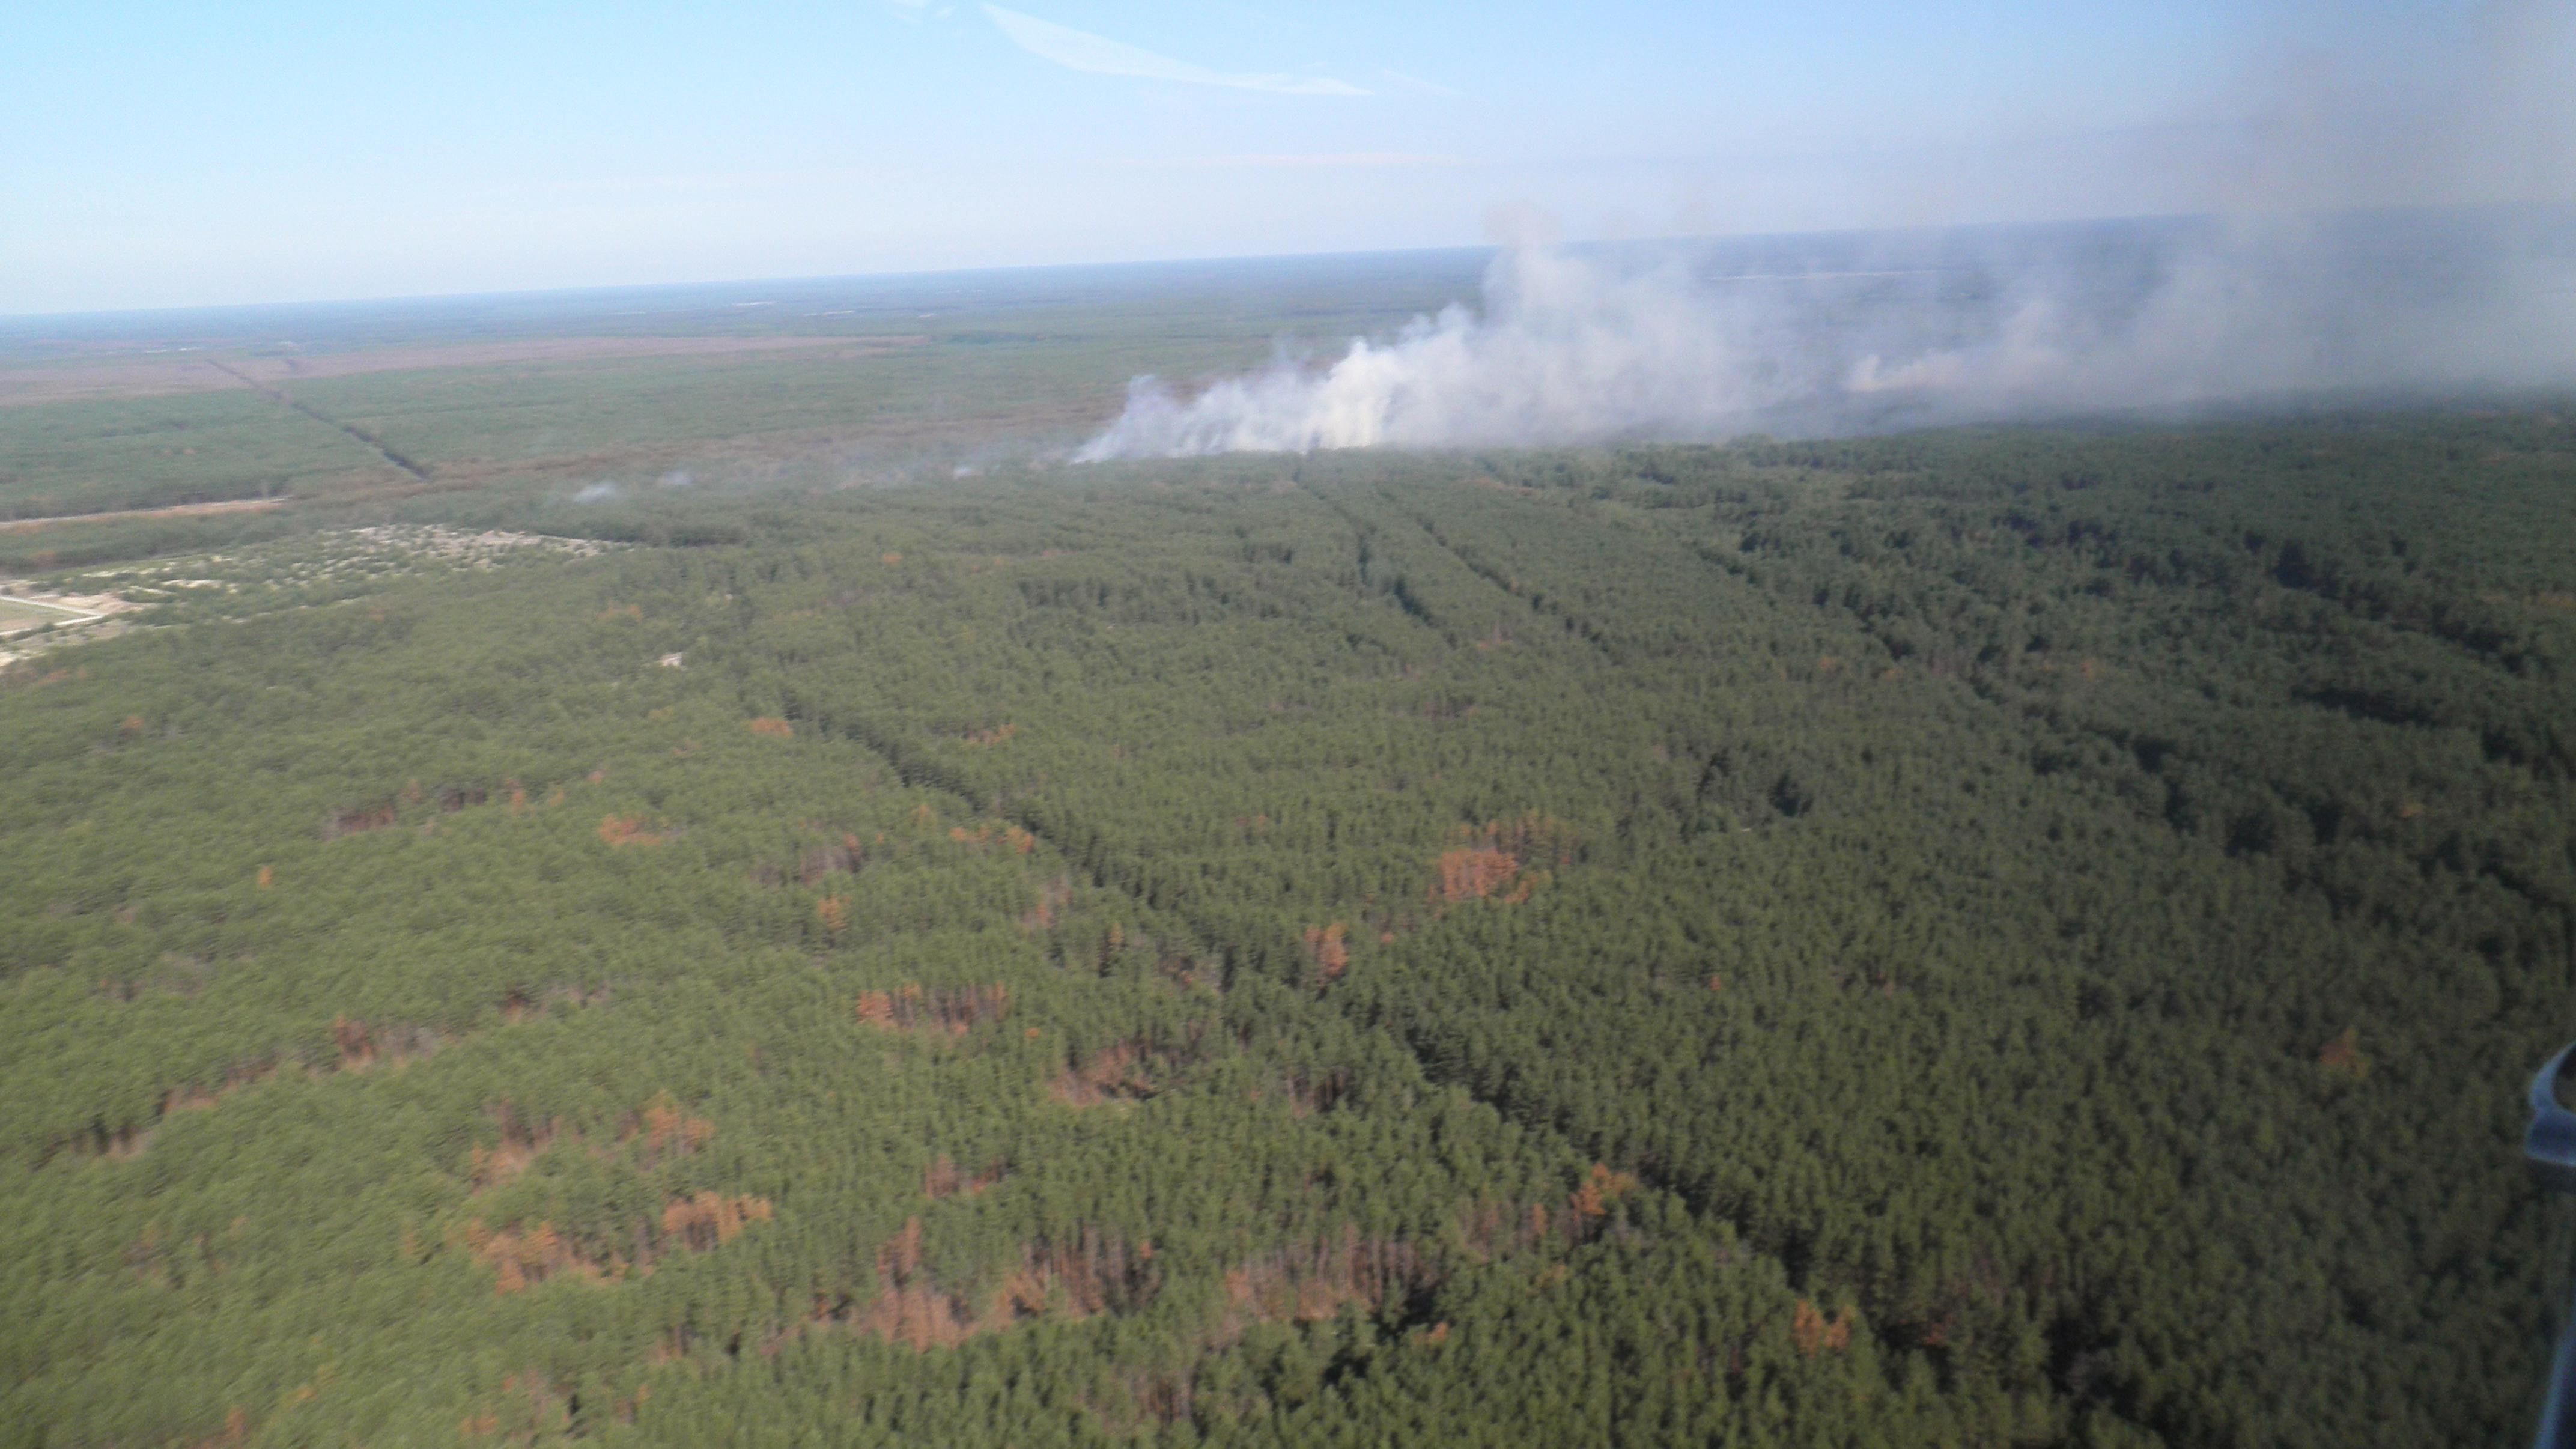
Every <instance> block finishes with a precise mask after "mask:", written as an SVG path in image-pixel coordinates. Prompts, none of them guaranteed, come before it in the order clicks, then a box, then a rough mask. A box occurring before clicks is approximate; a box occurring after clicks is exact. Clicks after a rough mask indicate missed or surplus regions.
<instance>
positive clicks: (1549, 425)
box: [1075, 248, 1792, 462]
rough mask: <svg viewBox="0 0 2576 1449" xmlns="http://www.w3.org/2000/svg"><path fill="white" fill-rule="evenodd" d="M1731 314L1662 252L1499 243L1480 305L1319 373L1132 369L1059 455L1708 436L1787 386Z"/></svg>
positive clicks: (1093, 457) (1418, 326)
mask: <svg viewBox="0 0 2576 1449" xmlns="http://www.w3.org/2000/svg"><path fill="white" fill-rule="evenodd" d="M1735 311H1736V309H1735V308H1734V307H1732V306H1730V305H1729V301H1728V299H1726V298H1724V297H1722V296H1720V295H1718V294H1715V293H1712V292H1709V291H1707V290H1706V289H1701V288H1696V287H1694V286H1692V285H1691V283H1690V281H1689V279H1688V277H1687V276H1686V274H1684V272H1683V271H1682V270H1681V268H1680V267H1679V265H1678V264H1676V263H1672V262H1669V261H1668V262H1667V263H1665V264H1664V265H1662V266H1658V267H1652V268H1648V269H1644V270H1638V271H1629V272H1622V271H1620V270H1617V269H1615V268H1613V267H1611V266H1609V265H1607V264H1605V263H1597V262H1593V261H1588V260H1585V259H1582V258H1578V257H1572V256H1568V255H1566V254H1564V253H1562V252H1558V251H1555V250H1551V249H1545V248H1515V249H1512V250H1509V251H1506V252H1504V253H1503V254H1502V255H1500V256H1499V257H1497V258H1496V259H1495V261H1494V263H1493V265H1492V267H1491V268H1490V269H1488V271H1487V273H1486V276H1485V310H1484V311H1483V313H1482V314H1481V315H1480V314H1479V313H1477V312H1474V311H1471V310H1469V309H1468V308H1466V307H1463V306H1458V305H1455V304H1452V305H1451V306H1449V307H1447V308H1445V309H1444V310H1442V311H1441V313H1440V314H1439V315H1438V316H1436V317H1417V318H1415V319H1414V321H1413V323H1412V324H1411V325H1410V326H1407V327H1406V328H1405V329H1404V330H1403V331H1401V332H1400V333H1398V334H1397V335H1396V336H1395V337H1394V338H1393V339H1391V340H1388V341H1386V342H1383V343H1376V344H1373V343H1371V342H1369V341H1367V340H1366V339H1361V340H1358V341H1354V342H1353V343H1352V344H1351V346H1350V350H1349V351H1348V352H1347V353H1345V354H1343V356H1342V357H1341V359H1340V360H1339V361H1337V362H1334V363H1333V364H1331V366H1329V367H1327V368H1323V369H1320V370H1318V369H1316V368H1314V367H1311V366H1306V365H1301V364H1299V363H1298V362H1296V361H1293V360H1289V359H1282V360H1281V361H1279V362H1277V363H1274V364H1273V365H1272V366H1271V367H1270V368H1268V369H1267V370H1265V371H1262V372H1258V373H1254V374H1252V375H1250V376H1246V377H1238V378H1229V379H1226V380H1224V381H1221V382H1218V383H1217V384H1215V385H1214V386H1212V387H1210V388H1208V389H1207V390H1206V391H1205V392H1203V393H1200V394H1199V395H1198V396H1197V397H1195V398H1191V399H1188V400H1187V401H1184V400H1182V399H1181V398H1180V397H1178V396H1176V395H1175V394H1174V393H1173V392H1172V391H1171V389H1170V388H1168V387H1167V386H1165V385H1164V384H1163V383H1162V382H1161V381H1159V380H1158V379H1155V378H1151V377H1140V378H1138V379H1136V381H1135V382H1134V383H1132V384H1131V385H1130V386H1129V388H1128V397H1127V409H1126V412H1125V413H1124V414H1122V415H1121V416H1120V417H1119V419H1118V420H1117V422H1115V423H1113V424H1111V425H1110V427H1109V429H1108V430H1107V431H1106V432H1103V433H1102V434H1101V435H1100V436H1098V437H1096V438H1094V439H1092V440H1091V441H1090V442H1089V443H1087V444H1085V445H1084V446H1083V448H1082V449H1081V451H1079V452H1078V453H1076V454H1075V459H1076V461H1080V462H1100V461H1103V460H1106V459H1111V458H1183V457H1195V456H1199V455H1203V454H1209V453H1228V452H1306V451H1309V450H1312V449H1317V448H1367V447H1379V446H1394V447H1416V448H1432V447H1459V446H1476V445H1514V444H1541V443H1563V442H1588V441H1597V440H1601V439H1606V438H1620V437H1699V436H1714V435H1719V434H1722V433H1724V432H1726V431H1728V430H1729V424H1730V422H1733V421H1735V420H1740V419H1742V418H1743V417H1744V416H1745V415H1747V414H1748V413H1750V412H1752V411H1753V410H1755V409H1757V408H1760V407H1764V406H1767V405H1771V404H1774V403H1777V402H1780V401H1783V400H1784V399H1785V398H1786V397H1788V396H1789V395H1790V393H1791V391H1792V388H1791V385H1790V382H1789V379H1787V378H1786V377H1785V376H1784V375H1783V374H1782V372H1781V369H1780V368H1779V367H1778V366H1777V365H1776V362H1770V363H1766V361H1765V360H1764V359H1763V357H1762V356H1761V355H1760V350H1759V349H1758V348H1756V347H1754V346H1753V345H1751V338H1750V335H1749V332H1748V329H1747V327H1745V326H1744V325H1742V324H1743V323H1744V321H1745V320H1746V319H1744V318H1741V317H1738V316H1736V315H1733V314H1734V312H1735Z"/></svg>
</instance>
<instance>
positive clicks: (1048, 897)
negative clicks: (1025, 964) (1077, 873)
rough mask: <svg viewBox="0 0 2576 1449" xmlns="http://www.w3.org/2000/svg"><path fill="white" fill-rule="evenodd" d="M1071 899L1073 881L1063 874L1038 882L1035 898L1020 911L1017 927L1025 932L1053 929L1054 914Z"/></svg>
mask: <svg viewBox="0 0 2576 1449" xmlns="http://www.w3.org/2000/svg"><path fill="white" fill-rule="evenodd" d="M1072 900H1073V882H1072V881H1071V880H1069V879H1067V878H1066V877H1064V876H1057V877H1056V878H1055V879H1053V880H1050V881H1045V882H1042V883H1040V885H1039V886H1038V894H1037V900H1036V901H1035V902H1033V903H1032V904H1031V905H1030V906H1029V908H1028V909H1027V910H1025V911H1022V912H1021V913H1020V918H1019V923H1018V924H1019V928H1020V929H1021V930H1022V931H1026V932H1031V933H1034V932H1038V931H1051V930H1054V929H1055V922H1056V915H1057V913H1058V912H1060V911H1062V910H1063V909H1064V908H1065V906H1066V905H1067V904H1068V903H1070V902H1071V901H1072Z"/></svg>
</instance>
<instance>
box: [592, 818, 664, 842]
mask: <svg viewBox="0 0 2576 1449" xmlns="http://www.w3.org/2000/svg"><path fill="white" fill-rule="evenodd" d="M599 838H600V840H601V841H603V842H605V843H606V844H607V845H609V846H610V847H612V848H614V847H617V846H623V845H659V844H661V843H662V842H663V841H664V840H665V839H667V838H668V837H667V836H663V835H660V834H658V833H656V832H654V831H652V830H648V829H646V828H645V825H644V817H643V816H641V815H610V816H606V817H603V818H602V819H601V820H600V822H599Z"/></svg>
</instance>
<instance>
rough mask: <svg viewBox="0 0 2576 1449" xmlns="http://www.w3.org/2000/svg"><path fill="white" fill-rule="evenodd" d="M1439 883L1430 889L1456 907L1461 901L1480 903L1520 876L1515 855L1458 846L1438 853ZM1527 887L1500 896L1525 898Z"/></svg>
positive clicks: (1479, 847)
mask: <svg viewBox="0 0 2576 1449" xmlns="http://www.w3.org/2000/svg"><path fill="white" fill-rule="evenodd" d="M1438 868H1439V871H1440V883H1439V885H1437V886H1435V887H1433V891H1434V893H1435V894H1437V895H1438V896H1439V898H1440V899H1441V900H1443V901H1446V902H1448V903H1450V904H1452V905H1456V904H1458V903H1459V902H1462V901H1480V900H1483V899H1484V898H1485V897H1487V896H1490V895H1492V894H1494V893H1495V892H1497V891H1499V890H1502V889H1503V888H1504V887H1505V886H1508V885H1510V884H1511V883H1512V880H1513V878H1514V877H1516V876H1518V875H1519V874H1520V873H1521V863H1520V859H1519V857H1517V856H1514V855H1513V854H1512V853H1511V852H1509V851H1506V850H1498V849H1496V848H1495V847H1493V846H1490V845H1475V846H1461V847H1459V848H1458V849H1456V850H1448V851H1443V852H1441V855H1440V860H1439V866H1438ZM1528 893H1529V892H1528V889H1527V887H1526V886H1525V887H1523V888H1522V889H1521V890H1520V891H1517V892H1515V893H1514V894H1512V895H1509V896H1506V897H1504V899H1505V900H1507V901H1512V902H1517V901H1519V900H1521V899H1523V898H1524V897H1526V896H1527V895H1528Z"/></svg>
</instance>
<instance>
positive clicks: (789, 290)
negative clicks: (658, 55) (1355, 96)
mask: <svg viewBox="0 0 2576 1449" xmlns="http://www.w3.org/2000/svg"><path fill="white" fill-rule="evenodd" d="M1480 262H1481V258H1480V257H1479V256H1478V255H1477V254H1472V253H1434V254H1427V255H1425V256H1415V257H1402V258H1333V259H1324V260H1320V261H1298V262H1277V263H1255V264H1238V265H1234V266H1231V267H1227V266H1214V265H1198V264H1186V265H1174V266H1171V267H1165V268H1094V269H1069V270H1068V271H1066V272H1064V273H1027V274H960V275H954V276H942V277H925V278H893V279H857V280H850V281H840V282H807V283H783V284H758V285H754V286H746V287H735V288H726V289H708V288H666V289H657V290H646V291H637V292H620V293H599V294H568V295H565V296H561V297H536V298H467V299H455V300H452V301H429V302H418V303H398V304H387V305H383V306H377V307H370V308H336V307H319V308H304V309H265V310H262V309H242V310H238V311H234V312H225V313H206V314H163V315H158V316H136V317H116V318H98V319H68V320H64V321H60V322H44V321H36V322H18V323H6V322H0V519H29V518H45V517H57V516H64V515H89V514H106V513H112V512H118V511H126V510H151V509H169V508H173V507H178V506H185V505H196V504H205V503H217V502H223V503H238V502H246V501H250V500H267V499H276V498H294V499H299V500H324V501H330V502H334V503H338V504H366V503H368V502H369V501H371V500H372V501H375V502H379V503H389V502H391V501H393V500H399V499H401V498H403V497H406V496H410V495H414V494H417V493H419V492H421V491H422V490H423V488H424V486H426V487H428V488H429V489H432V490H442V489H468V490H470V489H478V488H484V487H492V486H500V487H505V488H506V487H510V486H514V485H527V486H544V485H548V484H552V483H558V482H571V483H573V484H575V485H576V486H579V485H582V484H588V483H598V482H608V481H615V482H622V483H626V484H630V485H631V484H644V483H650V482H652V481H653V480H656V479H659V478H661V477H663V476H665V475H668V474H672V473H674V472H684V473H687V474H689V475H691V476H692V478H693V479H694V480H696V481H700V482H708V483H719V484H721V483H724V482H726V481H729V480H738V481H747V482H757V483H776V482H779V481H782V480H785V481H790V482H793V483H795V484H797V485H799V486H834V485H838V484H842V483H847V482H851V481H878V480H882V479H885V478H887V477H891V476H909V475H912V474H925V475H933V474H940V473H944V472H946V471H948V470H950V469H953V468H955V467H958V466H966V465H979V464H982V463H986V462H989V461H993V460H995V459H999V458H1010V457H1027V456H1032V455H1035V454H1039V453H1043V452H1046V451H1049V450H1057V451H1060V450H1062V449H1065V448H1068V447H1070V446H1071V445H1073V444H1074V443H1076V442H1079V441H1080V440H1081V439H1083V438H1084V437H1086V436H1088V435H1089V434H1090V433H1091V432H1092V431H1094V430H1096V429H1097V428H1098V427H1099V426H1100V425H1101V424H1102V423H1104V422H1105V421H1106V420H1107V419H1108V418H1110V417H1112V416H1114V415H1115V414H1116V412H1117V410H1118V408H1119V406H1120V403H1121V400H1122V399H1123V396H1124V390H1125V387H1126V384H1127V381H1128V379H1129V378H1130V377H1132V376H1134V375H1136V374H1137V373H1141V372H1163V373H1166V374H1170V375H1175V376H1179V377H1182V378H1189V377H1195V376H1205V375H1212V374H1216V373H1221V372H1226V371H1232V370H1236V369H1239V368H1242V367H1245V366H1248V365H1252V364H1254V363H1257V362H1259V361H1260V360H1261V359H1262V358H1264V357H1266V356H1267V355H1269V352H1270V349H1271V348H1272V346H1273V344H1274V341H1275V340H1277V339H1281V338H1291V339H1294V338H1303V339H1304V340H1305V342H1306V343H1307V344H1309V345H1313V346H1317V347H1321V348H1326V349H1330V348H1333V347H1337V346H1338V345H1339V344H1340V342H1341V341H1342V340H1343V339H1344V338H1346V337H1348V336H1351V335H1357V334H1361V333H1372V332H1383V331H1385V330H1387V329H1388V328H1390V327H1393V326H1395V325H1397V324H1399V323H1401V322H1402V321H1403V320H1404V319H1405V318H1407V317H1409V316H1412V315H1415V314H1416V313H1420V312H1424V311H1429V310H1434V309H1436V308H1438V307H1440V306H1441V305H1443V304H1445V303H1447V302H1449V301H1452V300H1455V299H1457V298H1459V297H1462V296H1467V295H1471V294H1472V292H1473V289H1474V283H1475V278H1476V269H1477V266H1478V265H1479V264H1480ZM133 536H134V537H136V538H141V537H143V536H144V535H143V534H142V533H140V532H135V533H134V534H133ZM167 537H168V536H167V535H155V538H156V540H164V541H156V543H155V544H154V545H153V546H155V547H161V546H166V539H167Z"/></svg>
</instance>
